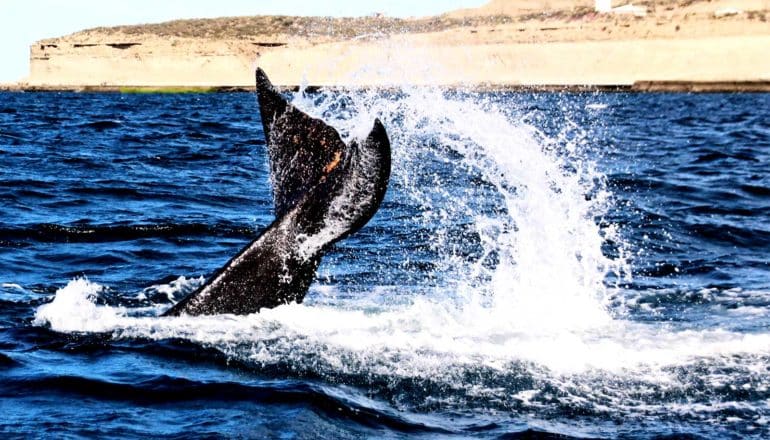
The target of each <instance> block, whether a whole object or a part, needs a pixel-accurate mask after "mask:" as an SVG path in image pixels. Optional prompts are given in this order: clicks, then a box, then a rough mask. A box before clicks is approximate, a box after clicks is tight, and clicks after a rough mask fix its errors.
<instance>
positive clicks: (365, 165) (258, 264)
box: [165, 69, 391, 315]
mask: <svg viewBox="0 0 770 440" xmlns="http://www.w3.org/2000/svg"><path fill="white" fill-rule="evenodd" d="M256 80H257V81H256V82H257V98H258V100H259V106H260V116H261V119H262V125H263V129H264V133H265V138H266V140H267V145H268V157H269V161H270V173H271V181H272V185H273V198H274V201H275V214H276V220H275V221H274V222H273V223H272V224H271V225H270V226H268V227H267V228H266V229H265V230H264V231H263V232H262V233H261V234H260V235H259V236H258V237H257V238H256V239H255V240H254V241H252V242H251V243H250V244H249V245H248V246H246V247H245V248H244V249H243V250H241V252H240V253H238V255H236V256H235V257H233V258H232V259H231V260H230V261H229V262H227V264H225V265H224V266H223V267H222V268H221V269H219V270H218V271H217V272H216V273H215V274H214V275H213V276H212V277H211V278H210V279H209V280H208V281H207V282H206V283H205V284H204V285H203V286H202V287H201V288H199V289H198V290H196V291H195V292H193V293H192V294H190V295H189V296H188V297H186V298H184V299H183V300H182V301H180V302H179V303H177V304H176V305H175V306H173V307H172V308H171V309H169V310H168V311H167V312H166V313H165V315H180V314H188V315H203V314H219V313H233V314H249V313H255V312H258V311H259V310H260V309H262V308H272V307H276V306H279V305H281V304H286V303H289V302H292V301H296V302H302V300H303V299H304V297H305V294H306V293H307V289H308V288H309V287H310V284H311V283H312V281H313V278H314V277H315V272H316V269H317V268H318V265H319V263H320V262H321V258H322V256H323V254H324V252H325V251H326V250H327V249H328V248H329V247H330V246H331V245H332V244H334V243H335V242H337V241H339V240H341V239H343V238H345V237H346V236H348V235H350V234H352V233H354V232H355V231H357V230H359V229H360V228H361V227H363V226H364V225H365V224H366V223H367V222H368V221H369V220H370V219H371V218H372V217H373V216H374V214H375V213H376V212H377V209H379V206H380V204H381V203H382V200H383V198H384V197H385V192H386V190H387V186H388V180H389V178H390V167H391V158H390V142H389V140H388V136H387V133H386V131H385V127H384V126H383V125H382V123H381V122H380V121H379V119H375V121H374V124H373V127H372V130H371V132H370V133H369V135H368V136H367V138H366V139H365V140H363V141H362V142H361V143H360V144H359V143H358V142H356V141H353V142H351V143H350V144H348V145H346V144H345V143H344V142H343V141H342V138H341V137H340V135H339V133H338V132H337V131H336V130H335V129H334V128H332V127H330V126H329V125H327V124H326V123H324V122H323V121H322V120H320V119H316V118H312V117H310V116H309V115H307V114H305V113H303V112H301V111H300V110H298V109H296V108H295V107H294V106H292V105H291V104H290V103H288V102H287V101H286V100H285V99H284V98H283V96H281V94H280V92H279V91H278V90H277V89H276V88H275V87H274V86H273V85H272V84H271V83H270V80H269V79H268V78H267V75H265V73H264V72H263V71H262V70H261V69H257V72H256Z"/></svg>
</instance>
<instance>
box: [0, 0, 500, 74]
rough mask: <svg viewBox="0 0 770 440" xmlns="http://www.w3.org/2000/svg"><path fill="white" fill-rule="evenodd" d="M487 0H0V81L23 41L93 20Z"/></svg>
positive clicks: (21, 61) (17, 65) (317, 12)
mask: <svg viewBox="0 0 770 440" xmlns="http://www.w3.org/2000/svg"><path fill="white" fill-rule="evenodd" d="M486 2H487V0H325V1H324V0H114V1H113V0H110V1H107V0H0V83H9V82H15V81H19V80H21V79H23V77H25V76H26V75H27V74H28V73H29V46H30V45H31V44H32V43H34V42H35V41H37V40H41V39H43V38H50V37H59V36H62V35H66V34H70V33H73V32H76V31H79V30H83V29H87V28H92V27H97V26H115V25H122V24H139V23H156V22H161V21H167V20H174V19H178V18H205V17H226V16H236V15H312V16H337V17H339V16H360V15H369V14H372V13H375V12H380V13H384V14H385V15H389V16H392V17H409V16H425V15H433V14H438V13H442V12H446V11H451V10H453V9H459V8H468V7H476V6H480V5H482V4H484V3H486Z"/></svg>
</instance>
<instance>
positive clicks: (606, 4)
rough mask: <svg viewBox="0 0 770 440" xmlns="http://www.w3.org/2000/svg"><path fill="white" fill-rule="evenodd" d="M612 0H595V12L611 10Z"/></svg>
mask: <svg viewBox="0 0 770 440" xmlns="http://www.w3.org/2000/svg"><path fill="white" fill-rule="evenodd" d="M611 11H612V0H596V12H611Z"/></svg>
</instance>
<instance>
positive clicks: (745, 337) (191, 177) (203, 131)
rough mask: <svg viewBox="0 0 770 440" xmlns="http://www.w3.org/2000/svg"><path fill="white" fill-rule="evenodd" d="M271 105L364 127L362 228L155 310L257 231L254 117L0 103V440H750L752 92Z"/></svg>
mask: <svg viewBox="0 0 770 440" xmlns="http://www.w3.org/2000/svg"><path fill="white" fill-rule="evenodd" d="M293 98H294V99H295V104H296V105H298V106H299V107H300V108H302V109H304V110H305V111H307V112H309V113H311V114H314V115H317V116H320V117H323V118H324V119H326V120H327V121H328V122H329V123H331V124H332V125H335V126H336V127H338V129H339V130H340V131H341V133H343V135H344V136H345V137H346V138H356V137H362V136H363V135H365V133H366V132H367V131H368V129H369V128H370V127H371V121H372V120H373V118H374V117H375V116H377V117H380V118H381V119H382V120H383V121H384V123H385V125H386V128H387V130H388V132H389V134H390V137H391V140H392V143H393V154H394V169H393V177H392V181H391V186H390V188H389V192H388V194H387V196H386V199H385V202H384V204H383V206H382V208H381V209H380V211H379V212H378V214H377V215H376V216H375V217H374V219H373V220H372V221H371V222H370V223H369V224H368V225H367V226H366V227H365V228H364V229H362V230H361V231H360V232H358V233H357V234H355V235H354V236H352V237H350V238H349V239H347V240H345V241H343V242H341V243H339V244H338V245H337V246H336V247H335V249H334V250H333V251H332V252H331V253H330V254H329V255H327V256H326V258H325V259H324V261H323V263H322V265H321V267H320V269H319V272H318V277H317V280H316V282H315V283H314V284H313V286H312V287H311V290H310V293H309V294H308V297H307V298H306V300H305V302H304V303H303V304H291V305H286V306H282V307H279V308H277V309H274V310H269V311H264V312H263V313H260V314H257V315H251V316H246V317H236V316H215V317H197V318H161V317H158V315H159V314H160V313H162V312H163V311H164V310H165V309H167V308H168V307H170V306H171V304H173V303H174V302H175V301H178V300H179V299H181V298H182V297H184V295H185V294H187V293H189V292H191V291H192V290H194V289H195V287H196V286H198V285H200V284H201V283H202V282H203V280H204V278H205V277H206V276H207V275H209V274H211V273H212V272H213V271H214V270H216V269H217V268H218V267H220V266H221V265H222V264H223V263H224V262H226V261H227V260H228V259H229V258H230V257H231V256H232V255H234V254H235V253H236V252H237V251H238V250H239V249H240V248H241V247H242V246H244V245H245V244H246V243H247V242H248V241H249V240H250V239H251V238H253V237H254V236H255V235H256V234H258V232H259V231H260V230H261V228H263V227H264V226H266V225H268V224H269V223H270V222H271V221H272V219H273V214H272V200H271V192H270V182H269V176H268V168H267V159H266V152H265V142H264V136H263V133H262V130H261V122H260V120H259V115H258V107H257V102H256V98H255V96H254V95H253V94H249V93H233V94H205V95H196V94H190V95H120V94H70V93H50V94H46V93H2V94H0V414H2V417H0V433H2V435H3V436H4V437H9V436H10V437H65V436H66V437H73V438H77V437H89V438H90V437H104V438H115V437H121V438H145V437H148V436H152V437H156V436H165V437H178V438H210V437H248V438H252V437H253V438H319V437H322V438H359V437H384V438H405V437H425V438H445V437H458V438H538V437H545V438H569V437H579V438H618V437H620V438H749V437H756V438H767V436H770V172H769V171H768V169H770V168H768V163H770V118H768V115H769V114H770V95H769V94H708V95H691V94H625V93H610V94H602V93H599V94H596V93H587V94H547V93H546V94H527V93H443V92H440V91H435V90H426V89H414V90H411V89H410V90H402V91H398V92H397V93H379V92H375V91H363V92H362V91H358V92H356V91H351V92H347V93H346V92H339V91H337V92H335V93H320V94H311V95H304V94H297V95H296V96H294V97H293Z"/></svg>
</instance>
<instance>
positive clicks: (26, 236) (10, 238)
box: [0, 222, 256, 244]
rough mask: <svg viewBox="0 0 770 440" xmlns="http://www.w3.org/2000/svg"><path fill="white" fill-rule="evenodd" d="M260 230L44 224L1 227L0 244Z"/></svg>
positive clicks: (240, 234) (244, 234)
mask: <svg viewBox="0 0 770 440" xmlns="http://www.w3.org/2000/svg"><path fill="white" fill-rule="evenodd" d="M255 235H256V230H255V229H254V228H253V227H250V226H244V225H240V224H237V223H231V222H217V223H185V224H179V223H147V224H127V225H92V224H84V225H57V224H50V223H40V224H36V225H29V226H26V227H9V226H3V225H0V243H7V244H11V243H18V242H31V241H32V242H40V243H105V242H116V241H130V240H137V239H141V238H175V237H202V236H213V237H227V238H239V239H241V238H251V237H254V236H255Z"/></svg>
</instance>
